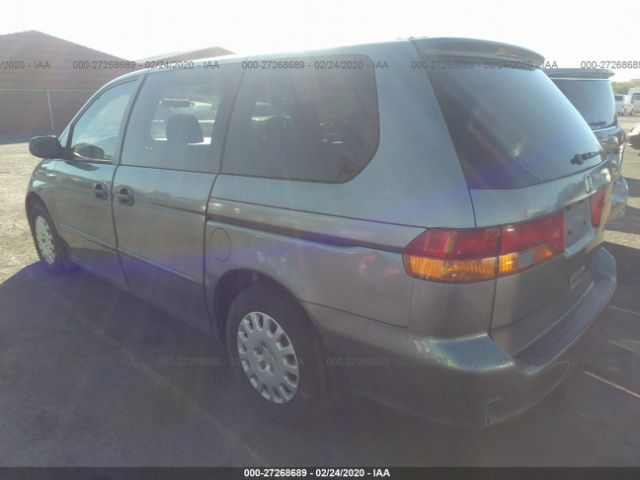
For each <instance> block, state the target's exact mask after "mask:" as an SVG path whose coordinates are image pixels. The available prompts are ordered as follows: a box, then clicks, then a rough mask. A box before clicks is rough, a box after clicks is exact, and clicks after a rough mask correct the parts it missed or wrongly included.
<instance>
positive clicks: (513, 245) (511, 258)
mask: <svg viewBox="0 0 640 480" xmlns="http://www.w3.org/2000/svg"><path fill="white" fill-rule="evenodd" d="M563 251H564V214H563V213H562V212H558V213H554V214H553V215H549V216H548V217H543V218H539V219H536V220H532V221H530V222H524V223H518V224H515V225H507V226H505V227H503V228H502V242H501V244H500V257H499V272H498V273H499V275H508V274H510V273H516V272H518V271H521V270H524V269H526V268H529V267H532V266H533V265H536V264H538V263H540V262H543V261H545V260H547V259H549V258H551V257H553V256H555V255H557V254H559V253H562V252H563Z"/></svg>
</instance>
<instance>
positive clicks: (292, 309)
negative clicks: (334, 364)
mask: <svg viewBox="0 0 640 480" xmlns="http://www.w3.org/2000/svg"><path fill="white" fill-rule="evenodd" d="M227 347H228V350H229V357H230V360H231V365H232V368H233V370H234V372H235V374H236V377H237V378H238V380H239V382H240V386H241V388H242V390H243V392H244V393H245V395H247V396H248V397H249V398H250V399H251V401H252V402H253V403H254V405H256V406H257V407H258V409H259V410H261V411H262V412H263V413H266V414H267V415H268V416H270V417H271V418H273V419H275V420H277V421H280V422H283V423H287V424H292V423H295V422H297V421H300V420H308V419H310V418H312V417H313V416H314V415H315V414H316V413H317V412H318V411H319V410H320V407H321V406H322V405H323V404H324V403H325V401H326V400H327V396H326V394H325V388H324V387H325V384H326V383H325V372H324V360H323V358H324V357H323V355H322V349H321V345H320V342H319V338H318V336H317V334H316V332H315V330H314V329H313V325H312V324H311V322H310V321H309V319H308V318H307V316H306V314H305V312H304V310H303V309H302V307H301V306H300V305H299V304H298V303H296V302H294V301H293V300H291V299H289V298H288V297H287V296H286V295H284V294H282V293H281V292H280V291H278V290H277V289H275V288H272V287H271V286H269V285H264V284H254V285H252V286H250V287H249V288H247V289H246V290H244V291H242V292H241V293H240V294H238V296H237V297H236V298H235V299H234V301H233V302H232V304H231V307H230V309H229V315H228V323H227Z"/></svg>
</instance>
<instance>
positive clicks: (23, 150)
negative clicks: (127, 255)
mask: <svg viewBox="0 0 640 480" xmlns="http://www.w3.org/2000/svg"><path fill="white" fill-rule="evenodd" d="M636 121H637V119H622V123H623V126H625V128H627V130H629V129H630V128H631V127H632V125H633V123H634V122H636ZM36 163H37V159H35V158H33V157H32V156H30V155H29V153H28V148H27V144H25V143H17V144H6V145H0V465H4V466H8V465H11V466H25V465H26V466H76V465H82V466H87V465H91V466H115V465H117V466H148V465H160V466H185V465H191V466H195V465H199V466H230V465H265V466H266V465H271V466H276V465H278V466H290V465H345V466H346V465H359V466H363V465H376V466H380V465H385V466H386V465H524V466H529V465H640V454H639V452H640V368H639V367H640V156H639V152H638V151H637V150H633V149H631V148H627V150H626V153H625V161H624V166H623V174H624V176H625V177H626V178H627V181H628V183H629V187H630V192H631V197H630V199H629V204H628V207H627V212H626V214H625V216H624V217H623V218H622V219H620V220H618V221H615V222H613V223H612V224H611V225H610V232H608V233H607V244H606V246H607V248H608V249H609V250H610V251H611V253H613V255H614V256H615V257H616V260H617V262H618V282H619V283H618V288H617V290H616V293H615V294H614V297H613V299H612V301H611V304H610V306H609V307H608V308H607V310H606V311H605V312H604V314H603V315H602V316H601V317H600V319H599V320H598V322H597V324H596V325H595V327H594V328H593V329H591V330H590V332H589V334H588V335H587V336H586V337H585V338H584V339H583V340H582V341H581V342H580V344H579V346H578V351H577V352H576V356H577V359H578V363H577V366H576V368H575V369H574V370H573V371H572V373H571V374H570V375H569V376H568V378H567V379H566V380H565V381H564V382H563V383H562V384H561V385H560V386H559V387H558V388H557V389H556V390H555V391H554V392H553V393H551V394H550V395H549V396H548V397H547V398H545V399H544V400H543V401H542V402H541V403H539V404H538V405H537V406H536V407H534V408H533V409H532V410H530V411H529V412H527V413H525V414H523V415H521V416H519V417H517V418H515V419H513V420H511V421H508V422H506V423H504V424H500V425H497V426H495V427H492V428H489V429H486V430H479V431H469V430H459V429H452V428H446V427H442V426H439V425H435V424H433V423H429V422H426V421H423V420H420V419H416V418H414V417H410V416H407V415H405V414H402V413H399V412H395V411H392V410H389V409H386V408H384V407H381V406H378V405H376V404H374V403H372V402H369V401H365V400H361V399H356V400H354V401H353V402H352V403H351V404H350V405H349V406H347V407H343V408H342V409H337V410H332V411H330V412H329V413H327V414H326V415H325V416H324V417H323V418H320V419H318V420H317V421H314V422H312V423H311V424H308V425H304V426H301V427H284V426H282V425H279V424H277V423H274V422H272V421H270V420H269V419H267V418H265V417H263V416H262V415H261V414H259V413H257V412H256V411H255V410H254V409H253V407H252V406H251V405H250V404H248V403H247V402H246V401H245V399H244V398H242V397H241V395H240V393H239V390H238V388H237V387H236V386H235V384H234V381H233V378H232V375H231V371H230V370H229V369H228V367H226V366H224V362H223V359H224V351H223V350H222V348H221V347H218V346H216V345H215V344H214V343H213V342H212V341H211V339H210V338H208V337H207V336H205V335H203V334H202V333H199V332H197V331H195V330H193V329H191V328H189V327H188V326H185V325H184V324H182V323H181V322H179V321H177V320H175V319H173V318H171V317H170V316H168V315H166V314H165V313H162V312H160V311H158V310H156V309H155V308H153V307H151V306H148V305H146V304H144V303H143V302H141V301H140V300H138V299H136V298H134V297H132V296H131V295H129V294H127V293H123V292H121V291H119V290H117V289H116V288H114V287H112V286H111V285H109V284H107V283H105V282H103V281H102V280H100V279H98V278H96V277H94V276H92V275H90V274H88V273H85V272H82V271H78V272H76V273H74V274H72V275H69V276H62V277H55V276H50V275H48V274H47V273H45V272H44V270H43V269H42V268H41V266H40V265H39V264H38V263H37V257H36V254H35V251H34V247H33V243H32V240H31V237H30V232H29V228H28V225H27V222H26V219H25V215H24V207H23V205H24V193H25V188H26V185H27V181H28V178H29V175H30V173H31V170H32V169H33V167H34V166H35V165H36ZM363 374H367V375H375V370H371V369H369V370H367V371H364V372H363ZM425 381H428V379H425Z"/></svg>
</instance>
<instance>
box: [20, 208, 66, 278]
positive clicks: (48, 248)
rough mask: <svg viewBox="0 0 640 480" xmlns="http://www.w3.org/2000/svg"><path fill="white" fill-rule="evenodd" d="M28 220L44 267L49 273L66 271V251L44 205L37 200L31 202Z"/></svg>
mask: <svg viewBox="0 0 640 480" xmlns="http://www.w3.org/2000/svg"><path fill="white" fill-rule="evenodd" d="M29 222H30V224H31V233H32V235H33V241H34V243H35V246H36V251H37V252H38V257H40V260H41V261H42V264H43V265H44V267H45V268H46V269H47V270H48V271H49V272H51V273H62V272H64V271H66V270H67V269H68V268H69V260H68V256H67V252H66V250H65V248H64V243H63V241H62V239H61V238H60V236H59V235H58V232H57V231H56V228H55V226H54V224H53V220H52V219H51V216H50V215H49V212H47V209H46V208H45V207H44V205H42V204H41V203H39V202H36V203H34V204H33V206H32V207H31V210H30V213H29Z"/></svg>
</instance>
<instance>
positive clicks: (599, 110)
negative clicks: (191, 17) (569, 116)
mask: <svg viewBox="0 0 640 480" xmlns="http://www.w3.org/2000/svg"><path fill="white" fill-rule="evenodd" d="M553 83H555V84H556V85H557V86H558V88H559V89H560V90H562V93H564V94H565V95H566V97H567V98H568V99H569V100H570V101H571V103H573V105H574V106H575V107H576V108H577V109H578V111H579V112H580V113H581V114H582V116H583V117H584V119H585V120H586V121H587V123H588V124H589V126H590V127H591V128H605V127H610V126H612V125H615V124H616V105H615V101H614V100H613V89H612V88H611V82H610V81H609V80H577V79H562V78H554V79H553ZM620 100H622V98H620Z"/></svg>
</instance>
